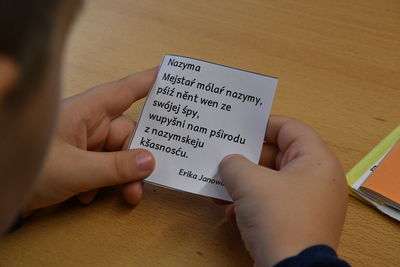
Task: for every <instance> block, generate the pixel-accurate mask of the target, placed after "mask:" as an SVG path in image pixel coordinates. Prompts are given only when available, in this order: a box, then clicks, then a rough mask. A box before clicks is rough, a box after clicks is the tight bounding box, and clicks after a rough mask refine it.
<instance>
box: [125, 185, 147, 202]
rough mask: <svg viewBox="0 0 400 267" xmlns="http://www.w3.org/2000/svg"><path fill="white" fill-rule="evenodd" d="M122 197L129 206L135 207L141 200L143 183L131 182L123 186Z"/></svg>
mask: <svg viewBox="0 0 400 267" xmlns="http://www.w3.org/2000/svg"><path fill="white" fill-rule="evenodd" d="M122 196H123V198H124V199H125V200H126V202H128V203H129V204H131V205H134V206H135V205H137V204H139V202H140V201H141V200H142V198H143V182H141V181H139V182H133V183H129V184H126V185H124V187H123V188H122Z"/></svg>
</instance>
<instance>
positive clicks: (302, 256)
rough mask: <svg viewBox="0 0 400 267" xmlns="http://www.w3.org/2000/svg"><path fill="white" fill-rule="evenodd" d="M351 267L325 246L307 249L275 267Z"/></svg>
mask: <svg viewBox="0 0 400 267" xmlns="http://www.w3.org/2000/svg"><path fill="white" fill-rule="evenodd" d="M287 266H298V267H349V266H350V264H348V263H347V262H346V261H344V260H341V259H339V258H338V257H337V255H336V252H335V251H334V250H333V249H332V248H330V247H328V246H325V245H316V246H312V247H309V248H306V249H305V250H303V251H302V252H300V253H299V254H297V255H296V256H293V257H290V258H287V259H284V260H282V261H280V262H278V263H277V264H276V265H275V267H287Z"/></svg>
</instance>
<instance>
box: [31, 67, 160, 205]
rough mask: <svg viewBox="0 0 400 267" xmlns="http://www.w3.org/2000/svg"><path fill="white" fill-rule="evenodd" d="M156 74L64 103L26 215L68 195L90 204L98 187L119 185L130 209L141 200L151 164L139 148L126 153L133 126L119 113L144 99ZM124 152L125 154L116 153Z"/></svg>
mask: <svg viewBox="0 0 400 267" xmlns="http://www.w3.org/2000/svg"><path fill="white" fill-rule="evenodd" d="M156 72H157V69H156V68H154V69H150V70H147V71H144V72H141V73H135V74H133V75H131V76H128V77H126V78H124V79H121V80H118V81H114V82H111V83H107V84H103V85H99V86H96V87H94V88H92V89H90V90H87V91H85V92H83V93H81V94H78V95H75V96H72V97H70V98H67V99H65V100H64V101H63V102H62V104H61V112H60V116H59V119H58V125H57V129H56V133H55V136H54V138H53V140H52V143H51V146H50V149H49V153H48V155H47V160H46V161H45V163H44V166H43V169H42V172H41V175H40V176H39V177H38V180H37V182H36V184H35V186H34V188H33V191H32V194H31V197H30V200H29V202H28V203H27V206H26V211H33V210H35V209H38V208H42V207H46V206H50V205H53V204H56V203H60V202H62V201H64V200H66V199H68V198H70V197H72V196H75V195H76V196H77V198H78V199H79V200H80V202H82V203H84V204H88V203H90V202H91V201H92V200H93V199H94V197H95V195H96V193H97V191H98V189H99V188H101V187H105V186H111V185H116V184H124V187H123V195H124V198H125V199H126V200H127V202H129V203H130V204H133V205H135V204H137V203H138V202H139V201H140V200H141V198H142V194H143V193H142V182H141V180H142V179H144V178H146V177H147V176H148V175H149V174H150V173H151V172H152V170H153V169H154V166H155V160H154V158H153V156H152V155H151V153H150V152H148V151H146V150H144V149H133V150H126V149H127V148H128V143H129V141H130V138H131V134H132V132H133V129H134V128H135V126H136V123H135V122H134V121H133V120H131V119H130V118H129V117H127V116H125V115H123V114H122V113H123V112H124V111H126V110H127V109H128V108H129V107H130V106H131V105H132V104H133V103H134V102H135V101H137V100H138V99H141V98H143V97H145V96H146V95H147V93H148V91H149V89H150V87H151V85H152V83H153V81H154V79H155V76H156ZM120 150H125V151H120Z"/></svg>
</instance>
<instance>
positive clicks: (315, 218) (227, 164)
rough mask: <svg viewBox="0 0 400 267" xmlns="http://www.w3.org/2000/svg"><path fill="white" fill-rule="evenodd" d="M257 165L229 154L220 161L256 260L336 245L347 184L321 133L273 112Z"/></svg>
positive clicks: (231, 210)
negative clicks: (318, 245) (319, 246)
mask: <svg viewBox="0 0 400 267" xmlns="http://www.w3.org/2000/svg"><path fill="white" fill-rule="evenodd" d="M265 141H266V142H265V144H264V149H263V152H262V155H261V160H260V163H261V164H262V165H265V166H267V167H261V166H257V165H256V164H253V163H252V162H250V161H249V160H247V159H246V158H244V157H243V156H239V155H231V156H228V157H226V158H225V159H224V160H223V161H222V162H221V164H220V169H219V172H220V175H221V178H222V180H223V182H224V184H225V186H226V188H227V190H228V191H229V194H230V195H231V197H232V199H233V200H234V204H233V206H228V208H227V210H226V211H227V213H226V214H227V216H228V217H234V216H235V214H236V222H237V225H238V227H239V230H240V232H241V235H242V239H243V240H244V243H245V245H246V247H247V249H248V250H249V252H250V254H251V256H252V257H253V259H254V260H255V263H256V265H260V266H264V265H272V264H274V263H277V262H278V261H280V260H282V259H284V258H287V257H289V256H294V255H296V254H297V253H299V252H300V251H302V250H303V249H305V248H307V247H309V246H312V245H316V244H325V245H328V246H331V247H333V248H336V246H337V244H338V242H339V237H340V233H341V228H342V225H343V221H344V217H345V211H346V200H347V187H346V183H345V177H344V173H343V169H342V167H341V165H340V163H339V161H338V159H337V158H336V156H335V155H334V154H333V152H332V151H331V150H330V149H329V148H328V146H327V145H326V144H325V143H324V141H323V140H322V139H321V137H320V136H319V135H318V134H317V133H316V132H315V131H314V130H312V129H311V128H310V127H308V126H307V125H305V124H303V123H301V122H299V121H296V120H293V119H289V118H284V117H279V116H271V118H270V121H269V125H268V130H267V134H266V140H265Z"/></svg>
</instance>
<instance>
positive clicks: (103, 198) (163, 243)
mask: <svg viewBox="0 0 400 267" xmlns="http://www.w3.org/2000/svg"><path fill="white" fill-rule="evenodd" d="M166 53H172V54H179V55H186V56H190V57H194V58H200V59H205V60H209V61H213V62H218V63H222V64H225V65H230V66H234V67H238V68H242V69H247V70H251V71H255V72H259V73H264V74H267V75H271V76H275V77H279V78H280V82H279V87H278V90H277V94H276V98H275V101H274V106H273V113H275V114H283V115H287V116H293V117H296V118H298V119H300V120H303V121H305V122H307V123H308V124H310V125H312V126H313V127H314V128H316V129H317V130H318V131H319V132H320V133H321V135H322V136H323V137H324V139H325V140H326V141H327V142H328V143H329V145H330V146H331V147H332V149H333V150H334V151H335V152H336V153H337V155H338V156H339V158H340V159H341V161H342V162H343V165H344V167H345V170H346V171H347V170H349V169H350V168H351V167H352V166H354V165H355V164H356V163H357V162H358V161H359V160H360V159H361V158H362V157H363V156H364V155H365V154H366V153H367V152H368V151H369V150H370V149H371V148H372V147H373V146H374V145H375V144H377V143H378V142H379V140H381V139H382V138H383V137H384V136H385V135H387V134H388V133H389V132H390V131H391V130H392V129H393V128H394V127H395V126H396V125H397V124H399V123H400V120H399V118H400V116H399V115H400V112H399V107H400V105H399V102H400V71H399V69H400V63H399V62H400V2H399V1H397V0H362V1H361V0H339V1H320V0H310V1H295V0H282V1H261V0H260V1H256V0H245V1H228V0H224V1H222V0H221V1H214V0H202V1H189V0H181V1H174V0H164V1H155V0H146V1H132V0H116V1H108V0H96V1H94V0H92V1H87V3H86V6H85V9H84V10H83V12H82V14H81V17H80V19H79V21H78V22H77V23H76V25H75V27H74V29H73V31H72V34H71V36H70V38H69V42H68V45H67V55H66V64H65V66H66V68H65V72H64V73H65V76H64V77H65V89H64V95H65V96H69V95H72V94H75V93H78V92H81V91H82V90H84V89H86V88H89V87H91V86H93V85H96V84H99V83H102V82H106V81H111V80H114V79H118V78H120V77H123V76H125V75H127V74H129V73H132V72H136V71H141V70H144V69H147V68H149V67H152V66H155V65H157V64H159V63H160V61H161V58H162V56H163V55H164V54H166ZM142 103H143V102H139V103H137V104H135V105H134V106H133V108H132V109H131V110H129V112H128V114H129V115H131V116H132V117H134V118H137V116H138V112H139V110H140V108H141V105H142ZM222 218H223V208H222V207H219V206H216V205H214V204H213V203H212V202H211V201H210V200H209V199H206V198H203V197H198V196H194V195H190V194H185V193H179V192H174V191H170V190H166V189H161V188H158V187H152V186H149V185H146V186H145V199H144V200H143V202H142V203H141V204H140V205H139V206H137V207H136V208H135V209H131V208H129V207H128V206H127V205H124V203H123V201H122V200H121V198H120V196H119V194H118V188H111V189H106V190H104V191H103V192H102V193H101V194H100V195H99V196H98V197H97V199H96V201H95V202H94V203H93V204H91V205H89V206H81V205H79V204H77V202H75V201H69V202H67V203H65V204H63V205H62V206H61V207H55V208H49V209H44V210H42V211H40V212H38V213H37V214H35V215H33V216H32V217H31V218H30V219H29V220H28V221H27V222H26V224H25V225H24V226H23V228H21V229H20V230H18V231H16V232H14V233H12V234H10V235H8V236H6V237H5V238H4V239H3V240H2V241H1V243H0V265H1V266H189V265H190V266H250V265H251V264H252V263H251V259H250V257H249V256H248V254H247V252H246V250H245V248H244V247H243V245H242V243H241V240H240V235H239V233H238V231H237V229H236V228H235V226H234V225H232V224H229V223H225V224H222V225H220V224H219V222H220V220H221V219H222ZM339 254H340V256H341V257H343V258H344V259H346V260H348V261H349V262H350V263H352V264H353V265H354V266H363V265H367V266H383V265H388V266H399V265H400V227H399V223H398V222H395V221H393V220H391V219H389V218H388V217H386V216H384V215H382V214H380V213H379V212H377V211H375V210H374V209H372V208H370V207H368V206H366V205H365V204H362V203H360V202H359V201H358V200H356V199H353V198H350V200H349V207H348V213H347V218H346V223H345V226H344V230H343V235H342V242H341V245H340V248H339Z"/></svg>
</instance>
